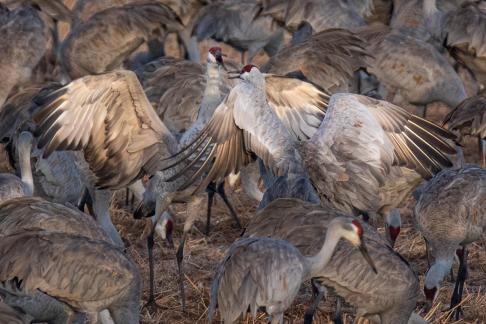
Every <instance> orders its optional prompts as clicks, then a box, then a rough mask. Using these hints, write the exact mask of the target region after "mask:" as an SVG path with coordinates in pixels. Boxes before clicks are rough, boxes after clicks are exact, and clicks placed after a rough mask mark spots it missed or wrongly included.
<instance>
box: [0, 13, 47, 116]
mask: <svg viewBox="0 0 486 324" xmlns="http://www.w3.org/2000/svg"><path fill="white" fill-rule="evenodd" d="M0 6H1V7H2V9H3V10H2V11H1V12H0V15H1V17H0V22H1V24H0V39H1V40H2V42H1V43H0V53H1V55H0V78H1V80H2V85H1V87H0V107H1V106H2V105H3V103H4V102H5V100H6V99H7V96H8V95H9V93H10V92H11V90H12V89H13V88H14V87H15V86H17V85H20V84H22V83H25V82H27V81H29V79H30V77H31V74H32V70H33V69H34V68H35V67H36V65H37V63H39V61H40V60H41V58H42V57H43V56H44V53H45V52H46V50H47V42H48V40H49V30H48V26H47V24H46V22H45V21H44V20H43V19H42V18H41V14H40V12H39V11H38V10H36V9H34V8H33V7H31V6H20V7H19V8H17V9H15V10H12V11H10V10H8V9H7V8H6V7H4V6H3V5H0Z"/></svg>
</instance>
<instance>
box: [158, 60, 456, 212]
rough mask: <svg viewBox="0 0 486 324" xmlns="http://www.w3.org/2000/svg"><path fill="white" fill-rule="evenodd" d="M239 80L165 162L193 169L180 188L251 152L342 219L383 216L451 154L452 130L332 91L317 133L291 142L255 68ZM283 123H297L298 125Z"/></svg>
mask: <svg viewBox="0 0 486 324" xmlns="http://www.w3.org/2000/svg"><path fill="white" fill-rule="evenodd" d="M240 78H241V79H242V82H241V83H240V84H238V85H237V86H236V87H235V88H233V89H232V90H231V92H230V94H229V95H228V97H227V98H226V99H225V101H224V102H223V103H222V104H221V105H220V106H219V107H218V108H217V109H216V111H215V112H214V115H213V118H212V119H211V121H210V122H209V123H208V125H207V126H206V127H205V128H204V130H203V131H202V132H201V135H200V136H199V137H198V138H197V139H196V140H195V141H194V143H195V144H194V145H193V146H188V147H187V148H185V149H184V151H182V152H179V153H178V155H177V156H174V157H172V158H171V160H172V161H173V160H174V159H176V160H177V159H178V161H176V162H173V163H172V162H171V164H175V163H177V162H181V161H184V160H185V159H190V160H192V162H191V164H195V163H199V164H200V165H201V167H199V168H198V169H197V170H196V171H195V173H194V176H192V177H190V178H189V179H190V181H189V182H186V183H185V184H184V186H183V188H185V187H186V188H187V186H189V185H190V184H191V181H193V179H195V178H197V177H199V175H201V174H206V176H205V178H204V180H203V181H202V182H201V184H200V185H199V187H198V189H201V188H204V187H202V186H204V185H206V184H207V183H209V182H211V181H219V179H222V178H223V177H225V176H227V175H228V174H229V173H230V172H232V171H234V170H238V169H239V168H240V167H241V166H242V165H245V164H246V163H248V161H249V159H250V156H249V155H250V154H251V153H250V152H253V153H254V154H256V155H257V156H258V157H260V158H261V159H262V160H263V162H264V164H265V165H266V166H267V167H269V168H271V169H272V171H273V173H274V174H275V175H277V176H283V175H287V176H288V178H289V180H290V181H292V179H294V180H295V179H303V180H304V181H307V183H309V181H308V180H309V179H310V181H311V182H312V185H313V187H314V188H315V190H316V191H317V193H318V195H319V198H320V200H321V202H322V204H324V205H330V206H333V207H334V208H337V209H339V210H342V211H344V212H346V213H349V214H359V213H362V212H377V213H380V214H382V215H387V214H388V213H389V212H390V210H391V209H392V208H395V207H397V206H399V205H400V204H402V203H403V202H404V200H405V199H406V198H407V197H408V195H409V194H410V192H411V191H412V190H413V189H414V188H415V187H416V186H417V185H418V184H419V183H420V182H421V181H422V178H430V177H432V176H433V175H434V174H436V173H437V172H439V171H440V170H441V169H443V168H445V167H450V166H452V163H451V161H450V160H449V158H448V157H447V155H446V154H455V152H456V151H455V149H454V147H452V146H451V145H449V144H448V143H447V142H446V139H454V138H455V136H454V135H453V134H452V133H450V132H448V131H447V130H445V129H443V128H441V127H439V126H437V125H435V124H433V123H431V122H429V121H427V120H425V119H422V118H420V117H416V116H414V115H412V114H410V113H408V112H406V111H405V110H404V109H402V108H400V107H398V106H395V105H393V104H391V103H388V102H386V101H381V100H375V99H372V98H368V97H365V96H361V95H354V94H334V95H333V96H332V97H331V99H330V102H329V106H328V108H327V111H326V115H325V117H324V120H323V121H322V123H321V124H320V126H318V127H319V128H318V129H317V131H316V132H315V133H314V134H313V135H312V137H311V138H310V139H309V140H308V141H306V142H303V143H298V142H296V140H295V138H293V137H292V136H291V135H290V133H289V130H288V128H287V127H285V126H284V124H285V122H284V123H282V122H281V121H280V120H279V119H278V118H276V115H275V114H274V113H273V112H272V109H271V108H270V107H269V106H268V104H267V97H266V95H265V91H264V90H265V78H264V75H263V74H262V73H260V71H259V70H258V68H256V67H255V66H252V65H247V66H245V67H244V68H243V70H242V73H241V75H240ZM257 121H258V122H257ZM287 123H289V124H291V125H305V124H304V123H303V121H302V120H300V121H299V122H295V121H292V120H290V119H289V121H287ZM210 146H212V149H211V151H210V152H209V154H207V155H206V156H203V155H202V154H199V155H197V156H195V157H194V154H193V152H194V150H196V149H197V148H198V147H203V150H204V151H207V150H208V149H207V148H208V147H210ZM181 155H182V158H178V156H181ZM191 155H192V156H191ZM185 176H187V174H185ZM307 188H308V190H313V189H312V186H307ZM282 197H288V196H286V195H285V193H284V194H283V196H282ZM275 198H278V197H275ZM169 201H170V200H168V201H163V204H164V205H167V203H168V202H169ZM164 208H166V206H164Z"/></svg>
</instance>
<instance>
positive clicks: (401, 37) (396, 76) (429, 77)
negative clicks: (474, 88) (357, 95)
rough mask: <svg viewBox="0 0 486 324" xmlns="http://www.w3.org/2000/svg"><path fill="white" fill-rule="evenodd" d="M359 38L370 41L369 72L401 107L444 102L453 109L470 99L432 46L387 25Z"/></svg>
mask: <svg viewBox="0 0 486 324" xmlns="http://www.w3.org/2000/svg"><path fill="white" fill-rule="evenodd" d="M357 34H358V35H359V36H360V37H362V38H363V39H366V41H367V44H368V46H367V48H366V49H367V51H368V52H369V53H370V54H371V56H370V57H369V58H368V60H367V62H368V67H367V71H368V72H369V73H371V74H373V75H375V76H376V77H377V79H378V81H379V82H380V83H381V84H382V85H383V86H384V88H385V89H386V91H387V92H388V94H387V100H390V101H392V102H394V103H396V104H398V105H400V104H403V102H401V101H400V100H405V102H408V103H412V104H417V105H425V104H428V103H430V102H432V101H442V102H444V103H446V104H447V105H449V106H450V107H451V108H453V107H456V106H457V105H458V104H459V103H460V102H461V101H462V100H464V99H465V98H466V97H467V95H466V90H465V89H464V85H463V83H462V80H461V79H460V78H459V76H458V75H457V73H456V72H455V71H454V68H453V67H452V65H451V64H450V63H449V62H448V61H447V59H446V58H445V57H444V56H443V55H442V54H441V53H440V52H439V51H438V50H437V49H436V48H435V47H434V46H433V45H431V44H429V43H427V42H425V41H423V40H421V39H418V38H415V37H412V36H409V35H407V34H405V33H402V32H401V31H400V30H394V29H392V28H390V27H388V26H384V25H371V26H366V27H363V28H361V29H360V30H357ZM393 95H400V96H401V98H399V99H400V100H396V99H395V98H394V97H393ZM397 97H398V96H397Z"/></svg>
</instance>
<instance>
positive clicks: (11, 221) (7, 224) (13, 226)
mask: <svg viewBox="0 0 486 324" xmlns="http://www.w3.org/2000/svg"><path fill="white" fill-rule="evenodd" d="M41 230H42V231H50V232H61V233H66V234H73V235H80V236H85V237H87V238H90V239H93V240H101V241H107V242H109V243H110V242H111V241H110V240H109V238H108V237H107V236H106V234H105V233H104V232H103V230H102V229H101V228H100V227H99V225H97V224H96V222H95V221H94V220H93V218H92V217H91V216H90V215H88V214H85V213H82V212H80V211H78V210H76V209H72V208H68V207H66V206H63V205H61V204H56V203H52V202H48V201H46V200H44V199H42V198H38V197H19V198H14V199H10V200H8V201H5V202H3V203H1V204H0V236H6V235H11V234H15V233H20V232H28V231H41Z"/></svg>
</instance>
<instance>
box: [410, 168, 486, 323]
mask: <svg viewBox="0 0 486 324" xmlns="http://www.w3.org/2000/svg"><path fill="white" fill-rule="evenodd" d="M415 220H416V222H417V227H418V229H419V230H420V232H421V234H422V235H423V236H424V238H425V241H426V242H427V245H428V247H429V249H430V253H431V254H432V256H433V263H432V265H431V267H430V269H429V270H428V271H427V274H426V275H425V282H424V293H425V296H426V298H427V300H428V302H429V303H432V302H433V300H434V299H435V297H436V295H437V292H438V291H439V289H440V286H441V284H442V281H443V280H444V279H445V277H446V276H447V275H448V274H449V273H450V269H451V267H452V264H453V261H454V259H455V256H456V253H457V252H456V251H457V250H459V249H461V248H462V253H458V257H459V260H460V265H459V271H458V274H457V277H456V287H455V288H454V293H453V295H452V299H451V307H455V306H456V305H458V304H460V302H461V298H462V291H463V288H464V282H465V280H466V278H467V250H466V249H467V246H468V245H469V244H471V243H473V242H475V241H477V240H480V239H481V236H482V235H483V233H484V232H485V230H486V170H485V169H483V168H480V167H478V166H475V165H466V166H464V167H462V168H459V169H449V170H444V171H442V172H440V173H439V174H437V175H436V176H435V177H434V178H432V180H430V181H429V183H428V184H427V185H426V186H425V188H424V189H423V191H422V194H421V196H420V199H419V200H418V202H417V205H416V206H415ZM459 313H460V306H459V307H458V310H457V312H456V314H457V315H456V318H455V319H456V320H458V316H459Z"/></svg>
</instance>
